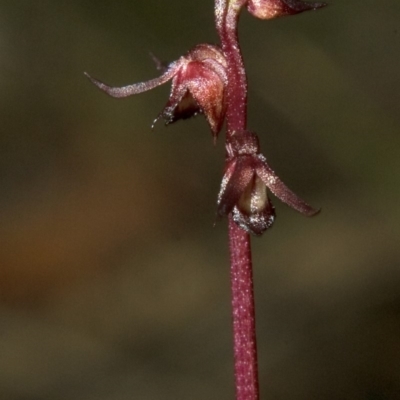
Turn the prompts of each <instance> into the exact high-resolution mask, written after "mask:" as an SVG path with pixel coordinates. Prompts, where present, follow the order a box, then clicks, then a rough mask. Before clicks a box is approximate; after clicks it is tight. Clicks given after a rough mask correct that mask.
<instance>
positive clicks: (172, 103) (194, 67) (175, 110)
mask: <svg viewBox="0 0 400 400" xmlns="http://www.w3.org/2000/svg"><path fill="white" fill-rule="evenodd" d="M226 68H227V64H226V60H225V57H224V55H223V53H222V51H221V49H220V48H219V47H217V46H212V45H209V44H200V45H198V46H196V47H195V48H193V49H192V50H191V51H189V52H188V53H187V54H186V55H184V56H182V57H180V58H179V59H178V60H177V61H174V62H172V63H171V64H170V65H169V66H168V67H167V68H166V70H165V72H164V73H163V75H161V76H160V77H158V78H155V79H152V80H150V81H147V82H140V83H135V84H133V85H128V86H124V87H110V86H108V85H106V84H104V83H103V82H100V81H98V80H97V79H94V78H92V77H91V76H89V75H88V74H86V75H87V77H88V78H89V79H90V80H91V81H92V82H93V83H94V84H95V85H96V86H97V87H99V88H100V89H102V90H104V91H105V92H106V93H107V94H109V95H110V96H113V97H118V98H120V97H128V96H131V95H134V94H138V93H143V92H146V91H148V90H151V89H153V88H155V87H157V86H159V85H162V84H163V83H166V82H168V81H169V80H171V79H172V87H171V93H170V97H169V100H168V102H167V104H166V105H165V107H164V109H163V111H162V112H161V113H160V115H159V116H158V117H157V119H158V118H159V117H162V118H164V120H165V121H166V124H169V123H172V122H175V121H176V120H178V119H185V118H189V117H191V116H194V115H196V114H197V113H203V114H204V116H205V117H206V119H207V122H208V123H209V125H210V128H211V131H212V134H213V135H214V137H216V136H217V135H218V133H219V131H220V130H221V127H222V124H223V121H224V117H225V110H226V94H225V88H226V85H227V73H226ZM157 119H156V120H155V121H157Z"/></svg>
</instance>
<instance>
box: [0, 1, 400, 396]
mask: <svg viewBox="0 0 400 400" xmlns="http://www.w3.org/2000/svg"><path fill="white" fill-rule="evenodd" d="M330 3H331V6H330V7H327V8H326V9H323V10H321V11H318V12H315V13H313V12H309V13H304V14H301V15H299V16H295V17H288V18H282V19H278V20H274V21H270V22H264V21H260V20H257V19H254V18H252V17H251V16H250V15H248V14H246V13H244V15H243V18H242V21H241V25H240V29H241V31H240V34H241V43H242V48H243V52H244V55H245V62H246V66H247V69H248V74H249V85H250V93H249V99H250V100H249V128H250V129H252V130H254V131H257V132H258V133H259V135H260V138H261V146H262V151H263V153H264V154H266V155H267V156H268V160H269V163H270V164H271V165H272V166H273V167H274V169H275V170H276V171H277V172H278V173H279V175H280V176H281V177H282V179H284V181H285V182H286V183H287V184H288V185H289V186H290V187H291V188H292V189H293V190H295V192H296V193H298V194H299V195H301V196H302V197H303V198H305V199H306V200H308V201H309V202H310V203H311V204H313V205H315V206H317V207H322V213H321V214H320V215H319V216H318V217H316V218H313V219H306V218H304V217H302V216H299V215H297V213H295V212H293V211H292V210H290V209H288V208H287V207H285V206H284V205H281V204H279V202H277V201H275V204H276V206H277V214H278V218H277V221H276V224H275V226H274V227H273V228H272V229H271V231H270V232H267V233H266V234H265V235H264V236H263V237H262V238H261V239H256V240H254V241H253V243H254V246H253V247H254V267H255V270H254V273H255V286H256V287H255V289H256V301H257V317H258V338H259V358H260V374H261V376H260V380H261V391H262V396H263V398H265V399H268V398H270V399H291V400H306V399H307V400H310V399H318V400H320V399H324V400H325V399H326V400H336V399H337V400H343V399H351V400H353V399H357V400H358V399H360V400H364V399H365V400H384V399H396V398H399V396H400V394H399V393H400V363H399V359H400V339H399V338H400V295H399V293H400V291H399V285H400V262H399V260H400V249H399V245H398V242H399V238H400V211H399V204H400V189H399V188H400V179H399V174H400V157H399V151H400V112H399V110H400V28H399V23H398V21H399V20H400V3H399V1H398V0H387V1H384V2H382V1H379V0H332V1H331V2H330ZM212 7H213V4H212V2H211V1H207V2H202V1H183V0H171V1H164V2H160V1H155V0H146V1H118V2H109V1H108V2H106V1H96V2H95V1H83V0H80V1H79V0H70V1H68V2H55V1H50V0H47V1H46V0H42V1H29V0H19V1H16V2H6V1H4V0H3V1H1V2H0V93H1V95H0V104H1V105H0V110H1V111H0V121H1V125H0V126H1V130H0V184H1V191H0V207H1V208H0V298H1V305H0V324H1V325H0V326H1V328H0V398H1V399H5V400H21V399H26V400H33V399H40V400H50V399H51V400H67V399H68V400H69V399H71V400H72V399H73V400H91V399H96V400H125V399H132V398H134V399H136V400H139V399H146V400H161V399H163V400H168V399H171V400H172V399H174V400H175V399H191V400H197V399H202V400H203V399H221V400H222V399H232V398H233V374H232V372H233V371H232V370H233V368H232V354H231V337H230V335H231V325H230V305H229V270H228V268H229V267H228V252H227V237H226V236H227V232H226V221H224V220H222V221H217V223H216V226H215V227H214V228H213V223H214V220H215V207H216V196H217V193H218V190H219V183H220V179H221V176H222V168H223V158H224V149H223V136H222V135H221V136H220V138H219V142H218V145H217V147H214V146H213V145H212V139H211V137H210V134H209V131H208V127H207V124H206V122H205V121H204V119H203V118H202V117H198V118H195V119H193V120H190V121H186V122H178V123H176V124H174V125H171V126H169V127H168V128H167V129H166V128H164V126H163V125H162V124H161V123H159V124H158V125H156V127H155V129H154V130H153V131H151V129H150V125H151V122H152V120H153V119H154V118H155V117H156V115H157V114H158V113H159V112H160V111H161V109H162V107H163V105H164V103H165V98H166V96H167V93H168V88H167V87H163V88H159V89H157V90H155V91H152V92H151V93H145V94H143V95H141V96H139V97H132V98H129V99H125V100H115V99H111V98H109V97H107V96H105V95H104V93H101V92H100V91H98V90H97V89H96V88H95V87H94V86H92V85H91V84H90V83H89V82H88V81H87V80H86V79H85V78H84V76H83V72H84V71H88V72H90V73H91V74H92V75H93V76H95V77H98V78H100V79H102V80H105V81H106V82H108V83H110V84H114V85H123V84H126V83H131V82H134V81H135V80H136V81H141V80H145V79H148V78H152V77H154V76H157V75H158V71H157V70H156V68H155V66H154V65H153V62H152V60H151V58H150V57H149V52H152V53H153V54H155V55H156V56H157V57H159V58H160V59H162V60H166V61H171V60H174V59H176V58H177V57H179V56H180V55H181V54H183V53H185V52H186V51H187V50H188V49H189V48H191V47H193V45H195V44H196V43H199V42H211V43H213V42H216V40H217V37H216V34H215V32H214V28H213V14H212Z"/></svg>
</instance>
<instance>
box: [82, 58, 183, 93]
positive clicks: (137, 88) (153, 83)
mask: <svg viewBox="0 0 400 400" xmlns="http://www.w3.org/2000/svg"><path fill="white" fill-rule="evenodd" d="M181 63H182V61H181V60H178V61H176V62H174V63H172V64H170V66H169V67H168V70H167V71H166V72H165V73H164V74H163V75H161V76H159V77H158V78H155V79H152V80H150V81H146V82H139V83H135V84H133V85H128V86H123V87H112V86H108V85H106V84H105V83H103V82H101V81H99V80H97V79H95V78H92V77H91V76H90V75H89V74H88V73H87V72H85V75H86V76H87V77H88V78H89V79H90V80H91V81H92V83H94V84H95V85H96V86H97V87H98V88H99V89H101V90H103V91H104V92H106V93H107V94H108V95H110V96H112V97H117V98H121V97H128V96H132V95H134V94H139V93H143V92H147V91H148V90H151V89H154V88H155V87H157V86H160V85H162V84H163V83H166V82H168V81H169V80H170V79H172V78H173V77H174V75H175V74H176V72H177V70H178V68H179V67H180V65H181Z"/></svg>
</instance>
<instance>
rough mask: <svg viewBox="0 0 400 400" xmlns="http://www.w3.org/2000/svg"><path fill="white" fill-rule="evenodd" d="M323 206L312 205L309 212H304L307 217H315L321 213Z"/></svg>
mask: <svg viewBox="0 0 400 400" xmlns="http://www.w3.org/2000/svg"><path fill="white" fill-rule="evenodd" d="M321 210H322V208H317V209H315V208H312V207H310V211H309V212H308V213H307V214H304V215H305V216H306V217H315V216H317V215H318V214H320V213H321Z"/></svg>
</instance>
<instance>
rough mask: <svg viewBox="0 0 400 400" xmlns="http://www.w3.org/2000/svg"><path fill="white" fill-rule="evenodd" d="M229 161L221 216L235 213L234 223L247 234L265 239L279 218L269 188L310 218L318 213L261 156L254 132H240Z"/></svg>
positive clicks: (221, 196) (220, 203)
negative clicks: (267, 232)
mask: <svg viewBox="0 0 400 400" xmlns="http://www.w3.org/2000/svg"><path fill="white" fill-rule="evenodd" d="M227 152H228V159H227V165H226V171H225V175H224V177H223V179H222V184H221V189H220V192H219V195H218V211H217V212H218V215H220V216H222V215H228V214H229V213H232V216H233V220H234V221H235V222H236V223H237V224H238V225H239V226H240V227H242V228H243V229H245V230H246V231H248V232H250V233H253V234H255V235H261V234H262V233H263V232H264V231H265V230H267V229H268V228H269V227H270V226H271V225H272V223H273V222H274V218H275V211H274V207H273V205H272V204H271V202H270V200H269V198H268V195H267V188H268V189H269V190H270V191H271V192H272V193H273V194H274V195H275V196H276V197H278V199H280V200H281V201H283V202H284V203H286V204H287V205H289V206H290V207H292V208H294V209H295V210H297V211H299V212H301V213H302V214H304V215H306V216H312V215H315V214H316V213H318V210H315V209H314V208H312V207H311V206H310V205H308V204H307V203H306V202H305V201H303V200H302V199H300V198H299V197H298V196H297V195H296V194H295V193H293V192H292V191H291V190H290V189H289V188H288V187H287V186H286V185H285V184H284V183H283V182H282V181H281V180H280V178H279V177H278V176H277V175H276V174H275V172H274V171H273V170H272V169H271V167H270V166H269V165H268V163H267V160H266V158H265V157H264V156H263V155H262V154H261V153H260V149H259V143H258V137H257V135H256V134H255V133H253V132H248V131H245V132H237V133H235V134H234V135H233V136H232V138H231V139H230V143H229V144H228V146H227Z"/></svg>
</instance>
